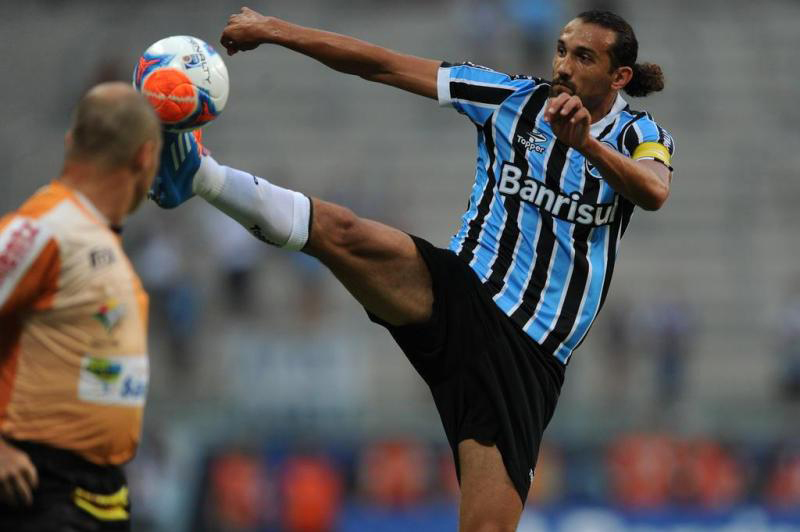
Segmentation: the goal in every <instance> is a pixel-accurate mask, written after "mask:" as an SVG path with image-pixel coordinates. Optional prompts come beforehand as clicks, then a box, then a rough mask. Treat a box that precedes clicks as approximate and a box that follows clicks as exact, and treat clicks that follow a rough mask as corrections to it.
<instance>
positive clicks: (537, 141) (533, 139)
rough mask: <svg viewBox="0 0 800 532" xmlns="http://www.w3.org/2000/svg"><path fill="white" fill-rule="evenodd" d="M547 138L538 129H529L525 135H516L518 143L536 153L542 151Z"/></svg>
mask: <svg viewBox="0 0 800 532" xmlns="http://www.w3.org/2000/svg"><path fill="white" fill-rule="evenodd" d="M547 140H548V137H547V135H545V134H544V133H542V132H541V131H539V130H538V129H534V130H532V131H529V132H528V135H527V137H526V136H524V135H517V143H518V144H520V145H521V146H522V147H523V148H525V149H526V150H527V151H535V152H536V153H544V150H545V148H546V145H547Z"/></svg>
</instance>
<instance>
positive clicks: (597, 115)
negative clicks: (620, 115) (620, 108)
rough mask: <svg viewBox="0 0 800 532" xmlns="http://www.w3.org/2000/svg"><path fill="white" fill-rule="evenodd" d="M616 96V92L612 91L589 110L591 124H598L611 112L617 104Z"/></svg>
mask: <svg viewBox="0 0 800 532" xmlns="http://www.w3.org/2000/svg"><path fill="white" fill-rule="evenodd" d="M617 94H618V91H612V92H611V93H609V94H608V96H606V97H605V98H603V100H602V101H601V102H600V103H599V104H598V105H596V106H595V107H594V108H593V109H589V114H590V115H591V116H592V124H594V123H596V122H599V121H600V120H602V119H603V118H605V117H606V115H607V114H608V113H610V112H611V109H613V108H614V104H615V103H616V102H617Z"/></svg>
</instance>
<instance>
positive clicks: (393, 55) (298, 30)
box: [262, 18, 441, 99]
mask: <svg viewBox="0 0 800 532" xmlns="http://www.w3.org/2000/svg"><path fill="white" fill-rule="evenodd" d="M262 31H263V33H262V38H263V42H265V43H272V44H278V45H280V46H283V47H285V48H289V49H291V50H294V51H296V52H299V53H301V54H304V55H307V56H309V57H311V58H313V59H316V60H317V61H319V62H321V63H323V64H324V65H326V66H328V67H330V68H332V69H334V70H336V71H338V72H343V73H345V74H352V75H355V76H360V77H362V78H364V79H367V80H370V81H376V82H379V83H385V84H387V85H392V86H394V87H398V88H400V89H404V90H407V91H410V92H414V93H416V94H420V95H422V96H427V97H429V98H434V99H435V98H436V97H437V93H436V76H437V72H438V68H439V65H440V64H441V63H440V62H439V61H433V60H430V59H423V58H419V57H414V56H410V55H406V54H401V53H398V52H395V51H393V50H389V49H387V48H383V47H381V46H377V45H374V44H371V43H368V42H365V41H362V40H359V39H356V38H353V37H348V36H346V35H340V34H338V33H332V32H328V31H323V30H318V29H313V28H306V27H303V26H298V25H296V24H292V23H290V22H286V21H284V20H280V19H276V18H270V19H269V20H268V21H267V22H265V23H264V24H263V27H262Z"/></svg>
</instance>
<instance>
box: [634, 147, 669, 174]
mask: <svg viewBox="0 0 800 532" xmlns="http://www.w3.org/2000/svg"><path fill="white" fill-rule="evenodd" d="M640 159H656V160H657V161H661V162H662V163H664V164H665V165H667V167H668V168H669V169H670V170H672V165H671V162H672V161H671V159H672V158H671V157H670V154H669V150H668V149H667V147H666V146H664V145H663V144H660V143H658V142H643V143H641V144H639V146H638V147H637V148H636V149H635V150H634V152H633V160H634V161H638V160H640Z"/></svg>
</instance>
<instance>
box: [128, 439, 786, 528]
mask: <svg viewBox="0 0 800 532" xmlns="http://www.w3.org/2000/svg"><path fill="white" fill-rule="evenodd" d="M199 465H200V469H201V471H202V473H201V481H200V482H199V483H197V485H195V486H192V487H191V489H190V490H189V491H190V492H191V493H190V500H191V503H190V508H191V514H192V517H191V519H192V525H191V530H195V531H209V532H211V531H241V532H245V531H272V530H275V531H277V530H282V531H287V532H301V531H302V532H325V531H332V530H341V529H344V527H345V525H344V523H343V522H344V521H346V520H348V519H349V520H352V519H355V517H354V514H355V513H357V512H358V511H361V512H375V513H379V514H380V513H383V514H385V515H387V516H391V515H395V519H396V520H397V519H400V517H397V516H402V515H403V514H408V513H413V512H420V513H421V514H423V513H424V512H426V511H428V512H431V511H432V510H433V512H435V511H436V509H438V508H452V509H453V510H454V507H455V504H454V503H455V501H456V499H457V492H458V487H457V482H456V477H455V470H454V467H453V462H452V459H451V455H450V450H449V448H447V447H446V446H441V445H439V444H433V443H430V442H425V441H421V440H419V439H414V438H410V437H404V438H401V439H380V440H376V441H371V442H361V443H359V444H356V445H325V446H319V445H309V444H305V445H304V444H296V443H294V444H292V443H286V444H282V445H281V444H277V443H276V442H275V441H269V442H265V443H264V444H263V445H262V446H258V445H255V444H253V443H252V442H251V444H250V445H248V446H246V447H243V446H241V445H233V446H226V445H223V446H220V447H216V448H212V449H209V452H208V453H207V454H205V455H204V456H203V457H202V459H201V460H199ZM164 467H166V464H161V463H159V456H158V453H155V455H154V454H152V448H151V452H149V453H146V454H144V455H141V456H139V458H137V460H136V462H134V465H133V467H132V468H131V473H132V482H131V485H132V486H134V487H135V488H137V489H135V491H134V492H133V501H134V504H135V505H137V510H138V511H137V512H136V515H137V516H138V517H137V518H138V520H139V522H140V526H141V527H142V528H141V529H143V530H147V529H149V527H154V526H155V525H156V523H158V520H159V519H160V518H163V516H162V515H160V514H159V511H160V510H162V509H163V508H162V507H161V506H160V502H161V501H159V500H157V499H155V500H154V499H152V498H150V499H148V494H152V493H153V492H154V491H156V490H154V489H153V485H152V483H153V482H155V483H157V482H158V480H157V479H156V478H151V479H150V482H149V483H148V482H142V481H143V480H145V479H144V478H143V477H146V476H147V475H148V474H149V475H154V476H156V477H157V476H158V475H159V471H164V469H163V468H164ZM148 471H149V473H148ZM162 474H163V473H162ZM577 504H580V505H584V506H590V507H591V506H600V507H607V508H613V509H615V510H616V511H618V512H621V513H631V514H635V513H637V512H639V513H641V512H650V513H654V512H672V513H676V512H677V513H680V512H684V513H693V514H697V515H704V514H708V515H715V514H724V513H725V512H730V511H731V510H732V509H735V508H738V507H741V506H744V505H757V506H760V507H764V508H766V509H768V510H769V511H771V512H774V513H776V514H785V515H789V516H792V517H793V518H794V519H797V518H798V517H800V444H795V445H778V446H766V447H758V446H751V445H743V444H735V443H724V442H719V441H714V440H708V439H694V440H682V439H678V438H675V437H674V436H670V435H668V434H664V433H661V434H658V433H649V434H648V433H638V434H626V435H620V436H619V437H617V438H615V439H614V440H612V441H610V442H608V443H607V444H604V445H595V446H592V445H588V446H587V445H577V446H576V445H574V444H567V443H555V442H550V443H547V444H546V445H545V446H544V447H543V448H542V453H541V455H540V457H539V463H538V465H537V469H536V473H535V482H534V485H533V489H532V490H531V492H530V494H529V497H528V501H527V507H528V509H529V510H531V511H534V512H537V511H538V512H546V511H550V510H552V509H557V508H563V507H566V506H569V505H577ZM420 520H421V521H420V523H421V526H426V525H425V523H426V522H427V521H426V520H425V519H423V518H422V517H420ZM387 521H390V519H389V518H387ZM429 521H431V522H434V523H435V520H433V519H432V518H429ZM376 522H377V521H376ZM425 529H426V530H427V528H425ZM435 529H436V528H431V530H435Z"/></svg>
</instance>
